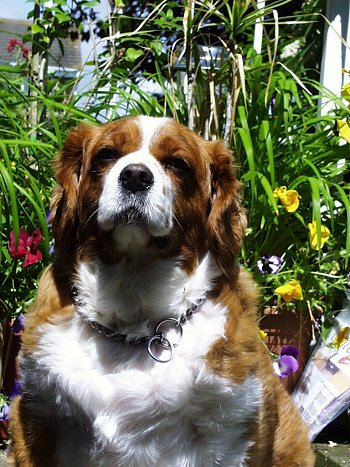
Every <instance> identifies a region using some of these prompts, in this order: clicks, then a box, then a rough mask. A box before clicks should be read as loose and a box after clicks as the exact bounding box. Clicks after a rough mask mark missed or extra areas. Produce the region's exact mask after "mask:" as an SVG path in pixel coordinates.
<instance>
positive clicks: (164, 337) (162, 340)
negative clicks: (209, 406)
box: [71, 286, 205, 363]
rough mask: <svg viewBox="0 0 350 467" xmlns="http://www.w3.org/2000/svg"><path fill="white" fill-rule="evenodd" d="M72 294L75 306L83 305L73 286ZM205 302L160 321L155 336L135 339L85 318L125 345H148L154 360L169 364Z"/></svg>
mask: <svg viewBox="0 0 350 467" xmlns="http://www.w3.org/2000/svg"><path fill="white" fill-rule="evenodd" d="M71 294H72V298H73V302H74V304H75V305H81V300H80V298H79V294H78V290H77V288H76V287H74V286H73V287H72V288H71ZM204 300H205V297H204V298H201V299H199V300H198V302H197V303H194V304H193V305H191V307H190V308H188V309H187V310H186V311H185V313H183V314H182V315H181V316H180V317H179V318H165V319H163V320H162V321H160V322H159V323H158V324H157V326H156V328H155V331H154V334H153V335H151V336H142V337H138V338H134V339H131V338H128V335H127V334H122V333H120V332H118V331H116V330H114V329H111V328H108V327H106V326H104V325H102V324H100V323H98V322H97V321H90V320H88V319H86V318H85V317H84V318H85V321H86V322H88V323H89V324H90V325H91V326H92V327H93V328H94V329H96V330H97V331H98V332H99V333H100V334H102V335H104V336H105V337H108V338H110V339H112V340H114V341H116V342H120V343H123V344H135V345H137V344H143V345H147V352H148V353H149V355H150V356H151V357H152V358H153V360H155V361H156V362H160V363H167V362H169V361H170V360H171V359H172V358H173V356H174V349H175V347H177V346H178V344H179V342H180V340H181V338H182V334H183V325H184V324H185V323H186V321H187V320H188V319H190V318H191V317H192V315H193V314H194V313H196V312H197V311H198V310H199V308H200V307H201V306H202V304H203V303H204ZM80 314H81V313H80ZM174 331H175V336H170V334H171V333H172V332H174ZM173 337H175V341H174V340H173ZM159 351H162V353H164V351H166V354H165V355H164V356H163V357H160V355H159V354H160V352H159Z"/></svg>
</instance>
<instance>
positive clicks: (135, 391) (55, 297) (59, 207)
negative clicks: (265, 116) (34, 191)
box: [11, 117, 314, 467]
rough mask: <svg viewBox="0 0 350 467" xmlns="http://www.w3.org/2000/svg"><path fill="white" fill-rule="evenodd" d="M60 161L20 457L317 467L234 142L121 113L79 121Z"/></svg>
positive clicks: (16, 420)
mask: <svg viewBox="0 0 350 467" xmlns="http://www.w3.org/2000/svg"><path fill="white" fill-rule="evenodd" d="M55 167H56V175H57V180H58V185H57V187H56V189H55V191H54V195H53V201H52V214H51V221H52V225H53V232H54V237H55V245H56V246H55V249H56V259H55V261H54V263H53V265H52V266H51V267H49V268H48V269H47V270H46V272H45V273H44V275H43V277H42V279H41V284H40V288H39V292H38V297H37V300H36V303H35V305H34V307H33V309H32V310H31V312H30V313H29V314H28V315H27V326H26V331H25V334H24V337H23V347H22V353H21V358H20V369H21V377H22V381H23V388H24V392H23V395H22V396H21V397H20V398H18V399H17V400H16V402H15V404H14V407H13V410H12V422H11V431H12V437H13V443H12V450H13V455H14V457H15V462H16V465H17V466H24V467H29V466H38V467H50V466H60V467H88V466H108V467H112V466H125V467H136V466H140V467H155V466H158V467H209V466H224V467H233V466H242V467H243V466H251V467H259V466H265V467H278V466H279V467H296V466H300V467H308V466H312V465H313V464H314V456H313V451H312V449H311V447H310V445H309V443H308V438H307V430H306V428H305V426H304V425H303V423H302V421H301V418H300V416H299V414H298V412H297V410H296V409H295V407H294V406H293V404H292V402H291V400H290V397H289V396H288V395H287V393H286V392H285V390H284V388H283V387H282V385H281V383H280V382H279V380H278V378H277V376H276V375H275V374H274V371H273V369H272V365H271V362H270V356H269V355H268V352H267V351H266V350H265V347H264V344H263V343H262V342H261V340H260V337H259V335H258V328H257V324H256V317H255V309H256V305H255V301H256V292H255V287H254V285H253V283H252V281H251V279H250V278H249V276H248V275H247V273H245V272H244V271H242V269H241V268H240V267H239V265H238V263H237V255H238V253H239V249H240V246H241V242H242V237H243V235H244V230H245V227H246V218H245V213H244V210H243V209H242V208H241V205H240V183H239V182H238V181H237V180H236V178H235V171H234V167H233V157H232V153H231V152H230V151H229V150H228V149H227V148H226V146H225V144H224V143H223V142H220V141H218V142H205V141H203V140H202V139H201V138H200V137H199V136H197V135H196V134H194V133H193V132H191V131H190V130H188V129H187V128H185V127H184V126H182V125H180V124H179V123H176V122H174V121H172V120H170V119H166V118H159V119H157V118H150V117H135V118H125V119H121V120H119V121H117V122H113V123H109V124H106V125H102V126H96V127H94V126H87V125H81V126H79V127H78V128H76V129H75V130H73V131H72V132H71V133H70V135H69V136H68V138H67V140H66V142H65V144H64V147H63V150H62V151H61V154H60V156H59V158H58V159H57V160H56V164H55Z"/></svg>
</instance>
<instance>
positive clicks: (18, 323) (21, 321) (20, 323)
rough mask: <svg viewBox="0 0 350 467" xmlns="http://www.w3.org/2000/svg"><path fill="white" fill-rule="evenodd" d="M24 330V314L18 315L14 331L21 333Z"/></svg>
mask: <svg viewBox="0 0 350 467" xmlns="http://www.w3.org/2000/svg"><path fill="white" fill-rule="evenodd" d="M23 330H24V316H23V315H18V316H17V318H16V319H15V321H14V323H13V325H12V332H13V333H14V334H19V333H20V332H21V331H23Z"/></svg>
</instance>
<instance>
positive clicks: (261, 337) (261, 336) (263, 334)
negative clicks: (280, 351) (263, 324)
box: [258, 328, 267, 341]
mask: <svg viewBox="0 0 350 467" xmlns="http://www.w3.org/2000/svg"><path fill="white" fill-rule="evenodd" d="M258 331H259V336H260V339H261V340H262V341H264V340H265V339H266V337H267V334H266V332H265V331H263V330H262V329H260V328H258Z"/></svg>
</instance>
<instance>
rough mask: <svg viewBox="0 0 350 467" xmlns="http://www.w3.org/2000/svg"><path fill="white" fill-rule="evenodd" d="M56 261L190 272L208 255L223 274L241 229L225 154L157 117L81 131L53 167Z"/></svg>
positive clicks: (240, 212)
mask: <svg viewBox="0 0 350 467" xmlns="http://www.w3.org/2000/svg"><path fill="white" fill-rule="evenodd" d="M55 169H56V176H57V181H58V185H57V187H56V188H55V190H54V195H53V201H52V208H51V222H52V224H53V232H54V237H55V242H56V250H57V254H58V256H59V255H64V257H65V260H67V258H74V257H75V259H76V255H80V256H89V255H90V256H91V255H93V256H95V255H97V256H99V257H100V259H101V260H103V261H108V262H113V261H117V260H118V258H119V257H120V255H135V254H136V255H140V254H141V255H144V254H147V255H152V256H173V257H176V258H178V259H179V260H180V261H182V264H183V267H184V268H185V269H188V270H189V271H190V270H191V269H192V268H193V267H194V266H195V265H196V264H197V262H198V260H199V258H201V257H202V256H203V255H204V254H205V253H206V251H208V250H211V251H212V253H213V255H214V257H215V259H216V261H217V263H218V265H219V266H220V267H221V268H222V270H223V272H224V273H225V274H226V275H230V272H231V271H232V268H233V267H234V260H235V257H236V256H237V254H238V252H239V249H240V246H241V242H242V237H243V234H244V230H245V226H246V220H245V214H244V211H243V210H242V208H241V205H240V183H239V182H238V181H237V180H236V178H235V171H234V166H233V156H232V153H231V152H230V151H229V150H228V149H227V148H226V146H225V144H224V143H223V142H221V141H217V142H206V141H204V140H203V139H202V138H200V137H199V136H198V135H196V134H195V133H193V132H192V131H190V130H189V129H187V128H186V127H184V126H183V125H181V124H179V123H177V122H175V121H173V120H170V119H166V118H151V117H129V118H123V119H120V120H118V121H116V122H113V123H108V124H106V125H101V126H89V125H85V124H82V125H81V126H79V127H77V128H75V129H74V130H73V131H72V132H71V133H70V134H69V136H68V138H67V139H66V141H65V143H64V146H63V149H62V151H61V153H60V155H59V157H58V159H57V160H56V162H55Z"/></svg>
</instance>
